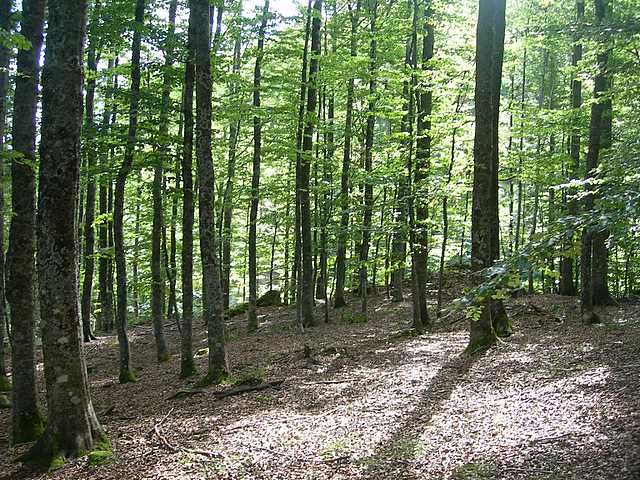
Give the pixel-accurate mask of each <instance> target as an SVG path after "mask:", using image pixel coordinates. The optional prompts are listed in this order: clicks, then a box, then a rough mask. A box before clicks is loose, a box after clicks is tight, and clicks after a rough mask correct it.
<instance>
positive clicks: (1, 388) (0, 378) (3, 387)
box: [0, 375, 11, 392]
mask: <svg viewBox="0 0 640 480" xmlns="http://www.w3.org/2000/svg"><path fill="white" fill-rule="evenodd" d="M10 391H11V382H10V381H9V379H8V378H7V377H5V376H4V375H0V392H10Z"/></svg>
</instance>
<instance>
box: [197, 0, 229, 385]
mask: <svg viewBox="0 0 640 480" xmlns="http://www.w3.org/2000/svg"><path fill="white" fill-rule="evenodd" d="M190 6H191V9H192V12H193V17H192V18H193V39H194V48H195V65H196V77H195V86H196V144H197V149H196V151H197V165H198V209H199V210H198V211H199V219H200V223H199V231H200V255H201V257H202V314H203V318H204V321H205V323H206V324H207V344H208V346H209V363H208V371H207V376H206V378H205V380H204V382H205V383H208V384H217V383H219V382H221V381H222V380H224V378H226V377H227V375H228V372H229V366H228V361H227V355H226V352H225V346H224V307H223V300H222V286H221V284H220V268H219V262H218V256H217V255H218V248H217V246H216V243H217V239H216V229H215V218H214V217H215V176H214V170H213V161H212V158H211V88H212V85H211V48H210V41H209V25H208V22H209V8H210V7H209V2H208V0H191V1H190Z"/></svg>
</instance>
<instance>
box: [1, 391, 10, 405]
mask: <svg viewBox="0 0 640 480" xmlns="http://www.w3.org/2000/svg"><path fill="white" fill-rule="evenodd" d="M0 408H11V400H9V397H8V396H7V395H5V394H4V393H0Z"/></svg>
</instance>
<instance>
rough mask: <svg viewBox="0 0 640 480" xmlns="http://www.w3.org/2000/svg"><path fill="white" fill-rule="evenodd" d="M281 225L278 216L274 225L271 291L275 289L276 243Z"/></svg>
mask: <svg viewBox="0 0 640 480" xmlns="http://www.w3.org/2000/svg"><path fill="white" fill-rule="evenodd" d="M279 226H280V224H279V221H278V217H276V219H275V223H274V225H273V237H272V238H271V262H270V263H269V291H271V290H273V275H274V273H275V262H276V243H277V241H278V227H279Z"/></svg>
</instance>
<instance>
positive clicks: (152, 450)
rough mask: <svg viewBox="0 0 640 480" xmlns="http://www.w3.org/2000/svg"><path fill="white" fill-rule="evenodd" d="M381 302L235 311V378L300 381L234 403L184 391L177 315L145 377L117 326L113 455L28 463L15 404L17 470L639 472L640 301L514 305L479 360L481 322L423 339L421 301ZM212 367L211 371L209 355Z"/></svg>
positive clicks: (0, 446)
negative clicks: (415, 311)
mask: <svg viewBox="0 0 640 480" xmlns="http://www.w3.org/2000/svg"><path fill="white" fill-rule="evenodd" d="M352 303H353V305H354V309H355V310H356V311H357V302H356V301H354V302H352ZM370 307H371V314H370V320H369V322H368V323H350V322H352V321H353V320H354V319H357V318H358V317H357V315H354V313H353V312H352V311H351V310H349V309H343V310H339V311H334V310H333V309H331V310H330V313H331V319H332V323H331V324H328V325H327V324H321V325H320V326H318V327H316V328H313V329H310V330H309V331H308V332H306V333H304V334H302V333H300V332H299V331H298V330H297V328H295V327H293V326H292V325H293V320H294V316H295V312H294V311H293V310H292V309H290V308H287V307H273V308H266V309H261V310H260V312H259V314H260V321H261V327H260V329H259V331H258V332H257V333H255V334H251V335H247V334H245V333H243V332H244V316H242V317H237V318H236V319H233V321H232V322H231V323H230V325H229V328H228V332H229V337H230V338H229V343H228V352H229V358H230V363H231V366H232V369H233V377H234V379H235V380H243V379H244V380H246V379H250V378H260V379H262V380H263V381H273V380H284V382H283V383H282V385H281V386H280V388H273V389H267V390H263V391H258V392H251V393H245V394H243V395H239V396H233V397H228V398H224V399H217V397H216V395H215V394H216V392H220V391H221V390H224V389H228V388H230V386H229V385H226V386H221V387H214V388H210V389H207V390H205V391H200V392H199V393H197V394H193V395H187V396H184V397H182V398H174V399H169V397H171V396H173V395H174V394H176V393H177V392H179V391H180V390H184V389H185V388H192V387H193V385H192V384H190V383H188V382H183V381H181V380H180V379H179V378H178V376H177V372H178V369H179V354H178V352H179V336H178V332H177V331H176V330H175V329H174V328H173V326H172V325H167V334H168V339H169V341H170V345H171V350H172V352H173V354H174V356H173V358H172V360H171V361H170V362H167V363H164V364H161V365H157V364H156V363H155V350H154V343H153V335H152V332H151V327H150V326H138V327H135V328H133V329H132V330H131V341H132V352H133V362H134V365H135V366H136V370H137V372H138V375H139V381H138V382H137V383H133V384H127V385H120V384H119V383H118V381H117V368H118V367H117V358H118V357H117V342H116V338H115V337H114V336H105V337H101V338H100V339H99V340H98V341H95V342H92V343H91V344H89V345H88V346H87V348H86V350H87V358H88V364H89V376H90V378H91V382H92V386H91V387H92V396H93V400H94V406H95V409H96V411H97V412H98V416H99V418H100V421H101V423H102V425H103V426H104V427H105V429H106V431H107V432H108V435H109V436H110V438H111V441H112V443H113V447H114V452H115V458H114V459H113V461H112V462H111V463H109V464H106V465H101V466H97V467H91V466H89V465H88V462H87V458H86V457H85V458H81V459H77V460H75V461H72V462H70V463H68V464H67V465H65V466H64V467H63V468H61V469H59V470H58V471H56V472H53V473H51V474H46V475H36V474H35V473H32V472H29V471H28V470H26V469H24V468H22V467H21V465H20V464H17V463H15V459H16V458H17V456H18V455H19V454H20V453H21V452H23V451H24V448H25V447H22V448H10V447H9V442H8V436H9V433H8V432H9V428H10V412H9V411H7V410H3V411H0V478H1V479H9V478H11V479H18V478H25V479H26V478H51V479H56V480H62V479H78V480H79V479H112V480H120V479H122V480H125V479H126V480H129V479H310V480H311V479H314V480H316V479H394V480H401V479H434V480H435V479H438V480H441V479H442V480H443V479H457V480H465V479H466V480H472V479H478V480H485V479H487V480H488V479H514V480H515V479H522V480H525V479H536V480H565V479H581V480H595V479H621V480H622V479H638V478H640V395H639V394H638V392H639V391H640V375H639V372H640V303H623V304H621V305H619V306H615V307H610V308H608V309H606V311H605V312H603V316H604V318H605V321H606V323H605V324H604V325H602V326H595V327H584V326H583V325H581V324H580V322H579V319H578V315H577V314H578V304H577V301H576V300H575V299H573V298H563V297H557V296H551V295H546V296H544V295H543V296H536V297H524V298H519V299H512V300H509V301H508V311H509V312H510V315H511V317H512V318H513V320H514V326H515V334H514V335H513V336H512V337H511V338H509V339H508V340H507V341H505V342H503V343H501V344H499V345H498V346H496V347H495V348H493V349H491V350H489V351H488V352H485V353H484V354H478V355H474V356H471V357H469V356H465V355H463V354H462V351H463V350H464V348H465V346H466V342H467V328H468V326H467V322H465V321H457V322H455V323H453V324H448V325H443V324H436V326H435V327H434V329H433V331H432V332H430V333H427V334H425V335H421V336H411V335H410V334H407V326H408V324H409V321H410V318H411V305H410V303H409V302H406V303H402V304H392V303H390V302H389V301H387V300H386V299H384V298H383V297H374V298H371V301H370ZM317 318H318V319H321V318H322V307H321V306H319V307H318V312H317ZM195 333H196V337H195V338H196V345H197V348H202V347H204V346H206V340H205V331H204V328H203V327H202V325H200V324H199V323H198V325H197V328H196V332H195ZM305 346H307V347H308V348H305ZM305 350H306V353H307V354H308V353H309V352H310V353H311V355H305ZM197 363H198V368H199V372H201V373H202V372H204V371H205V369H206V355H204V356H202V357H198V359H197ZM41 370H42V365H41V364H40V366H39V375H40V377H41V376H42V371H41ZM40 380H41V381H42V378H41V379H40ZM194 382H195V380H194Z"/></svg>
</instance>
